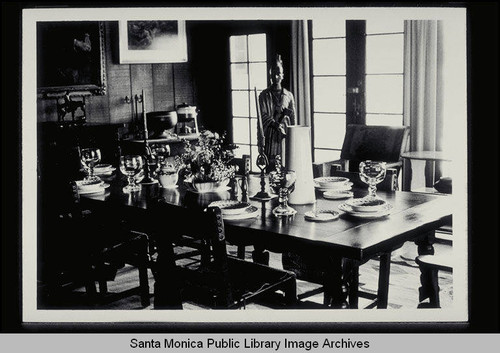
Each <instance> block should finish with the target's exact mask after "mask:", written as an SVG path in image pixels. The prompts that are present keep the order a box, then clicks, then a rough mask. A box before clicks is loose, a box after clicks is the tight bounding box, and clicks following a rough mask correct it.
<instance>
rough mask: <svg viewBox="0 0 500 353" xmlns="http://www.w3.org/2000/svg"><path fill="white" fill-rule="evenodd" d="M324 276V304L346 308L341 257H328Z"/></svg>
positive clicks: (345, 289) (345, 287)
mask: <svg viewBox="0 0 500 353" xmlns="http://www.w3.org/2000/svg"><path fill="white" fill-rule="evenodd" d="M329 262H330V265H329V266H328V270H327V272H326V278H325V283H324V287H325V304H326V305H328V304H329V305H330V306H331V307H332V308H334V309H346V308H347V307H348V305H347V292H348V291H347V286H346V283H345V281H344V273H343V266H342V258H340V257H330V258H329Z"/></svg>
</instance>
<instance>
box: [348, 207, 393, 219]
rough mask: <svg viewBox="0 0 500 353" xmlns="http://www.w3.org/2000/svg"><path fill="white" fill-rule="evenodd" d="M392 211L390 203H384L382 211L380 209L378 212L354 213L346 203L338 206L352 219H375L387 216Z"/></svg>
mask: <svg viewBox="0 0 500 353" xmlns="http://www.w3.org/2000/svg"><path fill="white" fill-rule="evenodd" d="M392 209H393V206H392V205H391V204H390V203H386V204H385V206H384V209H382V210H381V211H379V212H356V211H354V210H353V209H352V208H351V206H349V205H347V204H346V203H343V204H341V205H339V210H341V211H343V212H345V213H347V214H349V215H351V216H353V217H358V218H366V219H375V218H381V217H385V216H388V215H390V214H391V211H392Z"/></svg>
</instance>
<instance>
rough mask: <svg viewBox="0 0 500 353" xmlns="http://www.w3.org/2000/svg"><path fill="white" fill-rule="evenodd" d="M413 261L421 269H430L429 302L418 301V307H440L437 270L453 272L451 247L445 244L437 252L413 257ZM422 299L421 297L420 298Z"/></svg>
mask: <svg viewBox="0 0 500 353" xmlns="http://www.w3.org/2000/svg"><path fill="white" fill-rule="evenodd" d="M415 262H416V263H417V264H418V266H419V267H420V269H421V270H422V271H430V272H431V275H430V276H428V278H431V282H432V283H431V286H430V288H432V290H431V293H430V294H428V296H429V302H428V303H420V304H419V305H418V307H419V308H440V307H441V304H440V300H439V291H440V288H439V283H438V280H439V277H438V272H439V271H443V272H447V273H453V247H452V246H450V245H445V246H443V247H441V248H440V249H439V252H437V253H434V254H427V255H419V256H417V257H416V258H415ZM421 299H423V298H421Z"/></svg>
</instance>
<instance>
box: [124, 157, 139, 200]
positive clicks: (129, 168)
mask: <svg viewBox="0 0 500 353" xmlns="http://www.w3.org/2000/svg"><path fill="white" fill-rule="evenodd" d="M143 165H144V162H143V159H142V156H137V155H129V156H121V157H120V171H121V172H122V173H123V174H124V175H126V176H127V180H128V184H127V185H126V186H125V187H124V188H123V192H125V193H129V192H134V191H139V190H141V185H138V184H137V182H136V178H135V177H136V176H137V174H139V173H140V172H141V171H142V168H143Z"/></svg>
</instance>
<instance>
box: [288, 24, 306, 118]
mask: <svg viewBox="0 0 500 353" xmlns="http://www.w3.org/2000/svg"><path fill="white" fill-rule="evenodd" d="M308 31H309V30H308V26H307V21H306V20H299V21H293V22H292V43H291V44H292V77H291V83H292V92H293V95H294V97H295V105H296V107H295V109H296V111H297V114H296V123H297V124H300V125H305V126H311V94H310V81H309V80H310V73H309V39H308Z"/></svg>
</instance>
